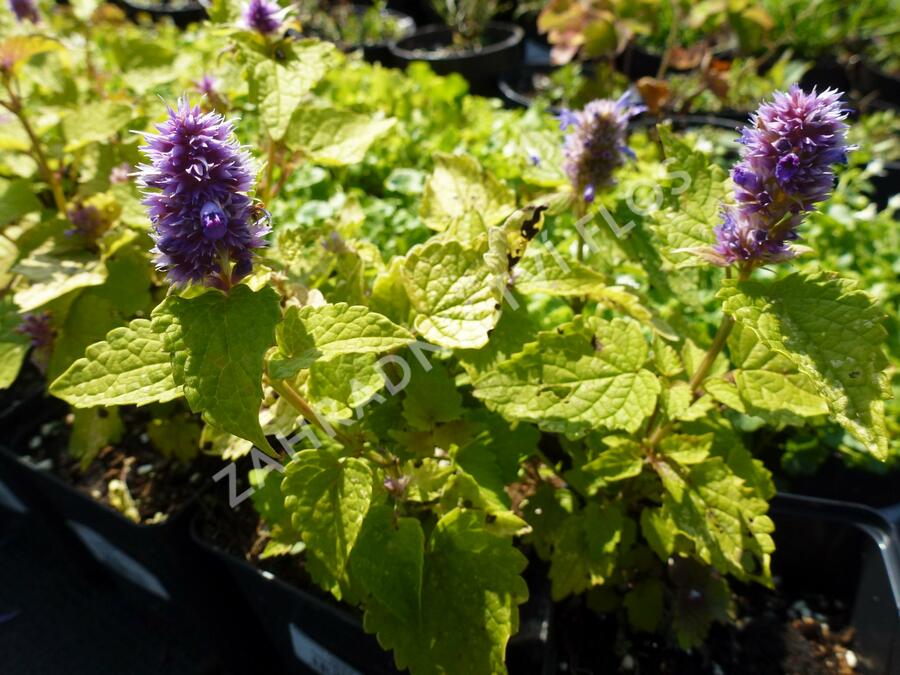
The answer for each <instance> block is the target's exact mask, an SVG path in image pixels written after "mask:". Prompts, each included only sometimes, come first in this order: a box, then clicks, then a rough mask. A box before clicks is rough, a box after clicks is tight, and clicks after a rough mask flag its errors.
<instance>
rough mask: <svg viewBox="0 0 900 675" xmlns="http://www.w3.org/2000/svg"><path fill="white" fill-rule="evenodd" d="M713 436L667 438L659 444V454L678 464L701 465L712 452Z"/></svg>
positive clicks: (685, 435)
mask: <svg viewBox="0 0 900 675" xmlns="http://www.w3.org/2000/svg"><path fill="white" fill-rule="evenodd" d="M712 444H713V435H712V434H704V435H703V436H689V435H687V434H674V435H672V436H666V437H665V438H664V439H663V440H662V441H661V442H660V444H659V452H660V453H661V454H663V455H665V456H666V457H669V458H670V459H672V460H674V461H675V462H677V463H678V464H682V465H689V464H699V463H700V462H702V461H703V460H705V459H706V458H707V457H709V452H710V450H712Z"/></svg>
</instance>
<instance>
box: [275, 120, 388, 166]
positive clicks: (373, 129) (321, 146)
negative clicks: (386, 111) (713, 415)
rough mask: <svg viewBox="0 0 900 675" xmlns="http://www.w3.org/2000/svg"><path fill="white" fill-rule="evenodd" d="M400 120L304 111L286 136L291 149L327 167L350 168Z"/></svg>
mask: <svg viewBox="0 0 900 675" xmlns="http://www.w3.org/2000/svg"><path fill="white" fill-rule="evenodd" d="M396 122H397V120H395V119H393V118H385V117H382V116H379V115H369V114H363V113H356V112H352V111H349V110H337V109H334V108H301V109H298V110H297V111H295V112H294V115H293V117H292V118H291V122H290V126H289V127H288V129H287V132H286V133H285V135H284V143H285V145H287V147H288V148H289V149H291V150H295V151H299V152H302V153H303V154H304V155H305V156H306V157H307V158H308V159H309V160H311V161H313V162H315V163H317V164H322V165H324V166H347V165H349V164H358V163H359V162H361V161H362V160H363V158H364V157H365V155H366V152H367V151H368V149H369V147H370V146H371V145H372V143H373V142H375V141H376V140H377V139H378V138H380V137H381V136H383V135H384V134H386V133H387V132H388V131H389V130H390V129H391V128H392V127H393V126H394V124H396Z"/></svg>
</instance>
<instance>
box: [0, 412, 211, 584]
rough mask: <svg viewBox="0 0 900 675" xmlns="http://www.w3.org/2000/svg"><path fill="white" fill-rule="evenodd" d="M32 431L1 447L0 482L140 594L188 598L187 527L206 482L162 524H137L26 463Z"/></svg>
mask: <svg viewBox="0 0 900 675" xmlns="http://www.w3.org/2000/svg"><path fill="white" fill-rule="evenodd" d="M45 419H46V418H45ZM35 427H36V425H31V426H28V427H25V428H24V429H23V430H22V431H21V432H20V433H19V434H18V435H17V436H16V437H14V438H12V439H11V441H10V445H9V447H0V480H3V479H4V478H5V479H6V480H5V481H4V482H6V483H9V484H11V485H13V486H14V489H15V490H16V491H17V492H19V490H21V491H22V493H24V494H27V495H30V496H31V499H29V500H28V501H26V500H25V499H22V501H23V502H25V503H28V502H29V501H31V502H37V503H38V507H39V508H40V509H41V510H43V511H45V512H46V514H47V515H49V516H50V517H51V518H53V519H56V520H59V521H62V522H63V523H64V524H65V525H66V526H67V528H68V530H69V531H71V532H72V533H73V535H74V536H75V538H76V539H77V540H78V541H80V543H81V544H82V546H83V547H84V549H85V550H86V551H87V552H88V553H89V554H90V555H91V556H92V557H93V558H94V559H95V560H96V561H97V562H98V563H99V564H100V565H102V566H103V567H104V568H106V569H107V570H108V571H110V572H112V573H113V574H114V575H116V576H117V577H118V578H119V579H120V580H123V581H124V582H126V588H128V589H136V590H137V594H138V595H139V596H146V595H149V596H151V597H153V598H154V599H157V600H160V601H163V602H184V601H185V599H190V598H192V597H193V589H192V588H191V574H190V573H189V572H188V570H189V568H190V564H189V555H190V548H191V547H190V538H189V536H188V528H189V525H190V519H191V515H192V513H193V509H194V504H195V502H196V498H197V495H199V494H200V492H202V490H204V489H205V488H206V487H208V485H209V482H208V481H207V482H204V483H202V484H201V486H200V487H199V488H198V492H197V495H195V496H194V498H193V499H191V500H190V501H189V502H188V503H186V504H185V505H184V506H183V507H182V508H181V509H180V510H178V511H176V512H175V513H173V514H172V515H170V516H169V517H168V518H167V519H166V520H165V521H164V522H161V523H157V524H152V525H150V524H138V523H135V522H133V521H131V520H129V519H127V518H126V517H125V516H123V515H122V514H121V513H119V512H118V511H116V510H114V509H112V508H110V507H109V506H107V505H106V504H102V503H101V502H98V501H97V500H95V499H93V498H91V497H90V496H89V495H86V494H84V493H83V492H81V491H79V490H78V489H76V488H75V487H73V486H71V485H69V484H67V483H65V482H64V481H62V480H61V479H60V478H58V477H57V476H55V475H53V474H51V473H50V472H49V471H47V470H42V469H40V468H36V467H35V466H33V465H31V464H30V463H28V462H27V461H26V460H24V459H23V456H24V455H25V447H24V443H25V439H26V438H28V437H29V436H30V433H29V432H32V431H34V429H35Z"/></svg>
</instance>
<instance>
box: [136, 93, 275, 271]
mask: <svg viewBox="0 0 900 675" xmlns="http://www.w3.org/2000/svg"><path fill="white" fill-rule="evenodd" d="M156 128H157V129H158V130H159V133H158V134H145V138H146V141H147V144H146V145H144V146H142V147H141V150H142V151H143V152H144V154H145V155H146V156H147V157H148V159H149V160H150V164H149V165H147V164H142V165H140V166H139V167H138V170H139V184H140V185H141V186H142V188H143V189H144V194H145V198H144V201H143V203H144V205H145V206H146V207H147V210H148V213H149V215H150V221H151V222H152V223H153V227H154V230H155V232H156V234H155V237H154V239H155V241H156V247H155V248H154V253H156V265H157V268H158V269H160V270H165V271H166V273H167V274H168V278H169V280H170V281H171V282H172V283H173V284H175V285H178V286H182V285H186V284H189V283H203V284H207V285H211V286H216V287H219V288H228V287H229V286H230V285H231V284H232V283H235V282H237V281H239V280H240V279H241V278H242V277H244V276H246V275H247V274H249V273H250V271H251V269H252V262H253V257H254V250H255V249H258V248H261V247H263V246H265V245H266V242H265V240H264V237H265V235H266V234H268V232H269V226H268V219H267V218H260V217H258V216H257V215H256V214H257V211H258V209H257V208H255V206H254V204H253V202H252V201H251V200H250V197H248V196H247V193H248V192H249V191H250V189H251V188H252V187H253V173H252V171H251V162H250V156H249V155H248V154H247V152H246V151H245V150H243V149H242V148H241V146H240V144H239V143H238V141H237V140H236V139H235V138H234V130H233V127H232V125H231V123H230V122H228V121H226V120H225V118H223V117H222V116H221V115H219V114H217V113H204V112H202V111H201V110H200V108H199V107H197V106H194V107H191V105H190V104H189V103H188V100H187V99H186V98H181V99H179V101H178V107H177V108H176V109H172V108H169V119H167V120H166V121H165V122H163V123H162V124H158V125H157V127H156ZM230 263H234V268H233V269H232V270H231V271H230V272H229V266H230Z"/></svg>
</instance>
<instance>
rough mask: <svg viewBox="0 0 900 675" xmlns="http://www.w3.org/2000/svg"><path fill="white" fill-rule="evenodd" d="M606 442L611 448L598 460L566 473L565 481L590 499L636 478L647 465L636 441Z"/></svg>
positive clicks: (617, 440)
mask: <svg viewBox="0 0 900 675" xmlns="http://www.w3.org/2000/svg"><path fill="white" fill-rule="evenodd" d="M614 441H615V442H614ZM606 442H607V443H608V444H609V447H608V448H606V449H604V450H602V451H601V452H600V454H598V455H597V457H595V458H594V459H592V460H590V461H588V462H586V463H585V464H582V465H581V466H580V467H578V468H577V469H572V470H571V471H568V472H567V473H566V480H567V481H569V482H570V483H571V484H572V485H574V486H575V487H576V488H578V490H579V491H581V492H584V493H585V494H587V495H588V496H593V495H594V494H596V493H597V491H598V490H600V489H601V488H604V487H607V486H609V485H611V484H613V483H617V482H619V481H622V480H626V479H628V478H634V477H635V476H637V475H639V474H640V473H641V470H642V468H643V466H644V458H643V455H642V453H641V447H640V444H639V443H637V442H636V441H632V440H630V439H606Z"/></svg>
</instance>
